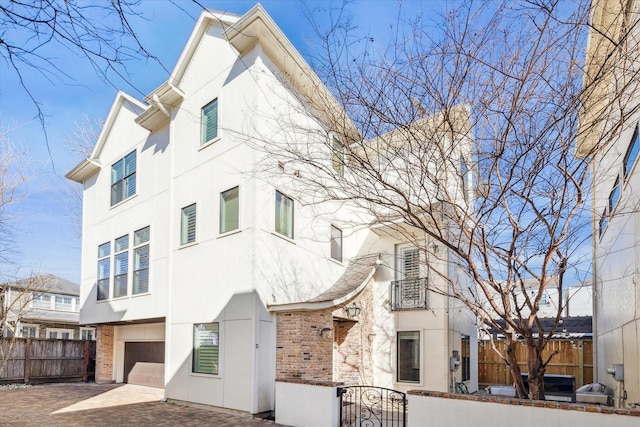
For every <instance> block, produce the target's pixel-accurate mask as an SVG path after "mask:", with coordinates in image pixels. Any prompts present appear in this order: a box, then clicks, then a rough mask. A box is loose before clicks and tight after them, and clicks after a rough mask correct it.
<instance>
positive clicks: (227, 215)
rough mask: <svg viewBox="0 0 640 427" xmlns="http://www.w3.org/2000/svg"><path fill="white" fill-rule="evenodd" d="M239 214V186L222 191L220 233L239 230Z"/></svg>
mask: <svg viewBox="0 0 640 427" xmlns="http://www.w3.org/2000/svg"><path fill="white" fill-rule="evenodd" d="M239 216H240V203H239V190H238V187H234V188H232V189H230V190H227V191H224V192H222V193H220V233H227V232H229V231H233V230H237V229H238V219H239Z"/></svg>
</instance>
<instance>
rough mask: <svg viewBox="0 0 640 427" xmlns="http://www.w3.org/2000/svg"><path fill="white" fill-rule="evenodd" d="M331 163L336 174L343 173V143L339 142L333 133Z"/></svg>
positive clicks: (341, 174)
mask: <svg viewBox="0 0 640 427" xmlns="http://www.w3.org/2000/svg"><path fill="white" fill-rule="evenodd" d="M331 148H332V155H331V165H332V166H333V170H334V171H336V172H337V173H338V175H340V176H343V175H344V145H342V143H341V142H340V140H339V139H338V138H337V137H336V136H335V135H334V136H333V137H332V138H331Z"/></svg>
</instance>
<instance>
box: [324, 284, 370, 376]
mask: <svg viewBox="0 0 640 427" xmlns="http://www.w3.org/2000/svg"><path fill="white" fill-rule="evenodd" d="M372 285H373V284H372V283H371V282H370V283H369V284H368V285H367V286H366V287H365V288H364V289H363V290H362V292H361V293H360V294H359V295H358V296H357V297H356V298H355V299H354V300H353V301H348V302H347V303H346V304H345V305H351V304H352V303H353V302H355V303H356V305H357V306H358V307H360V308H361V311H360V315H358V316H357V317H356V318H354V319H347V315H346V313H345V311H344V309H343V308H342V307H340V308H338V309H337V310H335V311H334V312H333V314H334V316H335V318H341V319H342V320H336V321H335V322H334V329H335V336H336V339H335V343H334V353H333V380H334V381H339V382H342V383H344V384H346V385H372V384H373V292H372Z"/></svg>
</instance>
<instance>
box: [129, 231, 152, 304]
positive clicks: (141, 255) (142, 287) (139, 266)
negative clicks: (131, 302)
mask: <svg viewBox="0 0 640 427" xmlns="http://www.w3.org/2000/svg"><path fill="white" fill-rule="evenodd" d="M150 235H151V228H150V227H145V228H142V229H140V230H138V231H136V232H135V233H133V246H134V249H133V290H132V293H133V294H134V295H135V294H143V293H145V292H149V237H150Z"/></svg>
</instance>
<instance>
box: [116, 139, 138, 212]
mask: <svg viewBox="0 0 640 427" xmlns="http://www.w3.org/2000/svg"><path fill="white" fill-rule="evenodd" d="M134 194H136V152H135V150H134V151H132V152H131V153H129V154H127V155H126V156H125V157H124V158H122V159H120V160H119V161H117V162H116V163H114V164H113V166H112V167H111V206H113V205H115V204H116V203H119V202H121V201H123V200H124V199H126V198H128V197H131V196H133V195H134Z"/></svg>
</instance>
